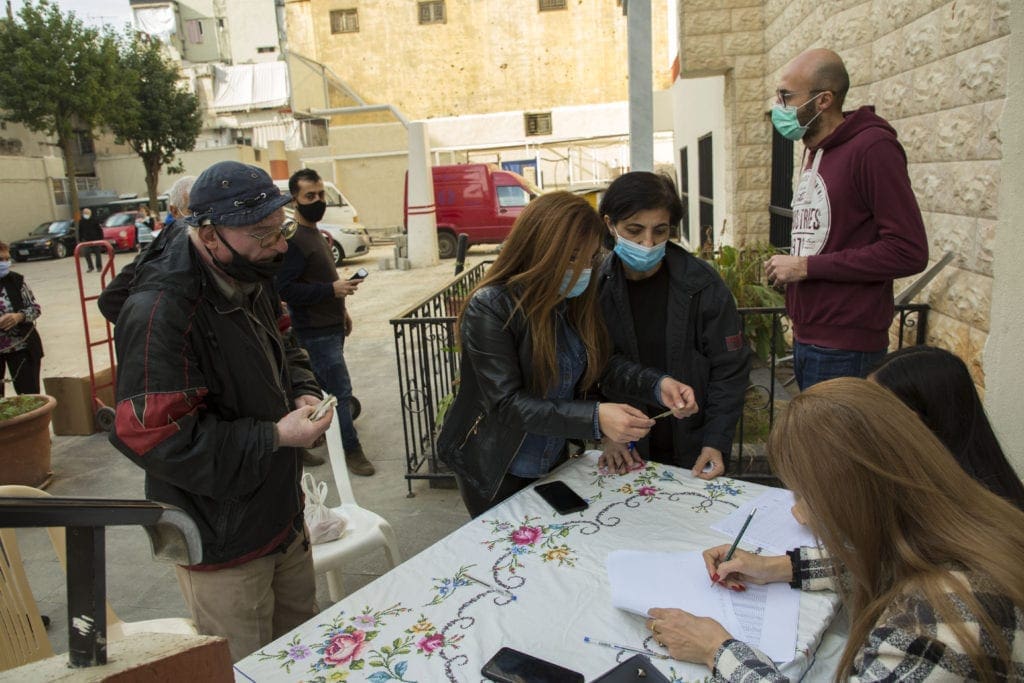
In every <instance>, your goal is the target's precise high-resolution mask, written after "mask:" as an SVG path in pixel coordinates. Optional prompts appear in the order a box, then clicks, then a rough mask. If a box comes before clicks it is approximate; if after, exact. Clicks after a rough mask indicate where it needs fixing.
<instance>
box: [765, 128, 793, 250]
mask: <svg viewBox="0 0 1024 683" xmlns="http://www.w3.org/2000/svg"><path fill="white" fill-rule="evenodd" d="M792 206H793V141H792V140H787V139H786V138H784V137H782V136H781V135H780V134H779V131H777V130H775V126H772V186H771V198H770V199H769V201H768V221H769V223H768V225H769V227H768V241H769V242H771V245H772V246H773V247H779V248H780V249H789V247H790V243H791V236H790V232H791V229H792V227H793V209H792Z"/></svg>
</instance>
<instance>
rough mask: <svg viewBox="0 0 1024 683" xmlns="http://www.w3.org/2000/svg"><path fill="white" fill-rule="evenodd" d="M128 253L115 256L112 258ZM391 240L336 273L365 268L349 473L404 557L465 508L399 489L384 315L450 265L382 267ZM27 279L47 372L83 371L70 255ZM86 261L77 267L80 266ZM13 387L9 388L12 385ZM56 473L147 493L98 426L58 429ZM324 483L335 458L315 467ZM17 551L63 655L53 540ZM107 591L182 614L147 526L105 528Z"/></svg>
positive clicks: (88, 487) (60, 583) (37, 266)
mask: <svg viewBox="0 0 1024 683" xmlns="http://www.w3.org/2000/svg"><path fill="white" fill-rule="evenodd" d="M133 256H134V255H133V254H119V255H117V256H116V257H115V264H116V265H117V266H120V265H123V264H125V263H127V262H129V261H130V259H131V258H132V257H133ZM391 256H392V246H391V245H383V246H376V247H373V248H372V249H371V251H370V253H369V254H368V255H365V256H362V257H358V258H354V259H350V260H348V261H346V263H345V265H344V266H343V267H342V268H341V269H340V272H341V275H342V277H345V276H347V274H350V273H351V272H354V271H355V269H356V268H358V267H360V266H362V267H365V268H366V269H367V270H369V271H370V275H369V277H368V278H367V279H366V281H365V282H364V283H363V284H362V285H361V287H360V289H359V291H358V293H357V294H356V295H354V296H352V297H351V298H350V299H349V300H348V305H349V310H350V312H351V315H352V318H353V320H354V331H353V334H352V336H351V337H349V338H348V340H347V341H346V345H345V356H346V359H347V361H348V365H349V370H350V373H351V375H352V383H353V386H354V393H355V395H356V396H357V397H358V398H359V400H360V401H361V402H362V406H363V412H362V415H361V416H360V417H359V419H358V420H357V421H356V427H357V429H358V430H359V435H360V439H361V441H362V442H363V446H364V449H365V451H366V453H367V456H368V457H369V458H370V460H371V461H372V462H373V463H374V465H376V467H377V474H376V475H374V476H372V477H368V478H363V477H354V476H353V477H352V485H353V487H354V489H355V495H356V497H357V499H358V501H359V503H360V504H361V505H363V506H364V507H367V508H369V509H372V510H374V511H375V512H378V513H380V514H381V515H383V516H384V517H385V518H386V519H388V520H389V521H390V522H391V524H392V526H393V527H394V528H395V531H396V533H397V535H398V541H399V545H400V547H401V551H402V556H403V558H404V559H408V558H409V557H411V556H412V555H415V554H416V553H418V552H419V551H420V550H422V549H424V548H426V547H427V546H429V545H431V544H432V543H434V542H435V541H437V540H439V539H440V538H442V537H444V536H445V535H447V534H448V533H450V532H451V531H453V530H455V529H456V528H457V527H459V526H460V525H462V524H463V523H465V522H466V521H467V520H468V519H469V516H468V514H467V513H466V512H465V510H464V508H463V507H462V504H461V502H460V500H459V497H458V493H457V492H456V491H455V490H453V489H433V488H430V487H429V486H428V485H427V483H426V482H424V481H415V482H414V483H413V491H414V493H415V497H413V498H407V497H406V491H407V489H406V481H405V478H404V476H403V475H404V474H405V453H404V443H403V438H402V429H401V416H400V412H399V411H400V408H399V398H398V381H397V372H396V361H395V350H394V349H395V347H394V341H393V339H394V337H393V331H392V327H391V325H390V324H388V320H389V319H390V318H392V317H395V316H396V314H398V313H400V312H401V311H402V310H404V309H405V308H407V307H408V306H409V305H411V304H413V303H416V302H417V301H419V300H421V299H423V298H425V297H427V296H429V295H430V294H432V293H433V292H435V291H437V290H438V289H440V288H441V287H442V286H443V285H444V284H445V283H447V282H448V281H449V280H450V279H451V278H452V272H453V265H454V264H453V262H452V261H445V262H442V263H441V264H440V265H438V266H434V267H431V268H425V269H417V270H410V271H397V270H388V271H381V270H379V269H378V261H379V259H382V258H386V257H391ZM487 256H490V257H491V258H493V252H492V251H491V250H479V251H472V252H471V253H470V258H469V259H468V263H467V267H470V266H472V265H474V264H475V263H477V262H479V261H480V260H483V259H484V258H485V257H487ZM14 266H15V267H14V270H16V271H17V272H20V273H21V274H23V275H24V276H25V277H26V280H27V282H28V284H29V286H30V287H31V288H32V290H33V292H34V294H35V296H36V298H37V299H38V301H39V302H40V304H41V306H42V308H43V314H42V317H41V318H40V319H39V323H38V325H39V331H40V334H41V335H42V339H43V345H44V347H45V351H46V356H45V358H44V359H43V371H42V376H43V377H44V378H45V377H47V376H75V375H82V376H86V375H87V374H88V364H87V357H86V355H85V354H86V347H85V333H84V323H83V320H82V312H81V305H80V303H79V301H80V298H79V293H78V282H77V278H76V275H75V267H74V260H73V258H67V259H63V260H60V261H32V262H27V263H18V264H14ZM83 266H84V263H83ZM83 276H84V277H85V278H86V279H85V283H86V290H85V291H86V295H87V296H92V295H95V294H98V293H99V291H100V289H99V278H98V277H97V275H96V274H95V273H85V272H84V268H83ZM88 312H89V319H90V323H91V324H90V330H92V333H93V334H94V335H95V336H96V337H99V338H104V337H105V335H106V331H105V328H104V326H103V324H102V318H101V316H100V315H99V312H98V311H97V310H96V309H95V304H94V303H93V304H91V305H90V308H89V311H88ZM94 354H95V355H94V358H95V360H96V362H97V365H98V367H105V366H106V361H105V358H106V349H105V347H102V348H99V349H96V350H94ZM9 393H13V391H9ZM53 470H54V478H53V481H52V483H51V485H50V486H49V488H48V491H49V492H50V493H51V494H53V495H67V496H83V497H103V498H106V497H109V498H127V499H137V498H143V497H144V494H143V473H142V470H140V469H139V468H137V467H136V466H135V465H134V464H132V463H131V462H130V461H129V460H128V459H127V458H125V457H124V456H122V455H121V454H120V453H118V452H117V451H116V450H115V449H114V448H113V447H112V446H110V444H109V442H108V441H107V437H106V435H105V434H94V435H92V436H55V437H54V440H53ZM310 471H311V472H313V474H314V475H315V476H316V477H317V478H318V479H321V480H326V481H328V482H329V483H330V486H331V496H332V497H331V499H330V500H329V502H330V503H331V504H335V502H336V501H337V493H336V491H334V486H333V479H332V474H331V469H330V464H324V465H321V466H319V467H315V468H311V469H310ZM19 535H20V538H21V543H22V552H23V553H24V558H25V563H26V566H27V569H28V574H29V577H30V581H31V584H32V589H33V592H34V594H35V596H36V599H37V601H38V602H39V605H40V609H41V611H42V612H43V613H44V614H47V615H49V616H50V618H51V620H52V624H51V626H50V629H49V634H50V640H51V642H52V643H53V646H54V649H55V650H56V651H58V652H65V651H66V650H67V612H66V610H67V607H66V605H67V603H66V593H65V583H64V574H63V571H62V570H61V568H60V566H59V564H58V563H57V561H56V558H55V556H54V554H53V551H52V549H51V546H50V545H49V539H48V537H47V536H46V535H45V533H44V532H42V531H41V530H23V531H22V532H20V534H19ZM106 549H107V592H108V599H109V601H110V603H111V605H112V606H113V608H114V610H115V611H116V612H117V614H118V615H119V616H120V617H121V618H122V619H124V620H125V621H138V620H144V619H154V618H159V617H172V616H187V610H186V608H185V605H184V603H183V601H182V598H181V595H180V594H179V592H178V586H177V580H176V578H175V574H174V571H173V566H171V565H168V564H163V563H159V562H156V561H154V560H153V559H152V557H151V555H150V551H149V544H148V540H147V537H146V534H145V532H143V531H142V530H141V529H139V528H111V529H109V530H108V532H107V542H106ZM385 570H386V564H385V562H384V558H383V553H381V554H380V555H379V557H378V556H373V557H370V558H366V559H364V560H362V561H359V562H353V563H352V565H351V566H350V567H348V568H347V570H346V572H345V577H344V578H345V587H346V589H347V590H348V591H349V592H351V591H353V590H355V589H357V588H360V587H362V586H363V585H365V584H367V583H369V582H370V581H372V580H373V579H374V578H376V577H377V576H379V575H380V574H381V573H383V572H384V571H385ZM317 598H318V602H319V603H320V604H321V605H327V604H329V603H330V599H329V596H328V593H327V586H326V582H325V581H324V579H323V577H318V580H317Z"/></svg>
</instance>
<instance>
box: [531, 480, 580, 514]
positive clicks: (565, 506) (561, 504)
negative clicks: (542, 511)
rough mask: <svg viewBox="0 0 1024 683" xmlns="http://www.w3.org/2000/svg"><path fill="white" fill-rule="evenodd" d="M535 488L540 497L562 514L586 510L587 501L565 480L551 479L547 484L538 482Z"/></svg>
mask: <svg viewBox="0 0 1024 683" xmlns="http://www.w3.org/2000/svg"><path fill="white" fill-rule="evenodd" d="M533 490H534V491H536V492H537V493H539V494H540V497H541V498H543V499H544V500H546V501H547V502H548V505H550V506H551V507H553V508H555V511H556V512H557V513H559V514H561V515H567V514H569V513H570V512H579V511H580V510H586V509H587V507H588V505H587V501H585V500H583V499H582V498H581V497H580V495H579V494H578V493H576V492H575V491H573V490H572V489H571V488H569V485H568V484H566V483H565V482H564V481H551V482H548V483H546V484H537V485H536V486H534V487H533Z"/></svg>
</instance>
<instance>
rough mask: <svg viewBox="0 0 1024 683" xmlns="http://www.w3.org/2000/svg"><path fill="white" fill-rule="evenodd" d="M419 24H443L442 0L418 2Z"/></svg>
mask: <svg viewBox="0 0 1024 683" xmlns="http://www.w3.org/2000/svg"><path fill="white" fill-rule="evenodd" d="M419 10H420V23H421V24H443V23H444V22H445V11H444V0H430V2H421V3H419Z"/></svg>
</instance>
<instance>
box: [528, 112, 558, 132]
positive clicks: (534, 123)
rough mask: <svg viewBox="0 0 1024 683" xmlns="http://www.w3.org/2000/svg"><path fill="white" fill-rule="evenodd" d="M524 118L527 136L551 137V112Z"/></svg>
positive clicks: (529, 115)
mask: <svg viewBox="0 0 1024 683" xmlns="http://www.w3.org/2000/svg"><path fill="white" fill-rule="evenodd" d="M523 116H524V120H525V123H526V134H527V135H551V112H543V113H539V114H524V115H523Z"/></svg>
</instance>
